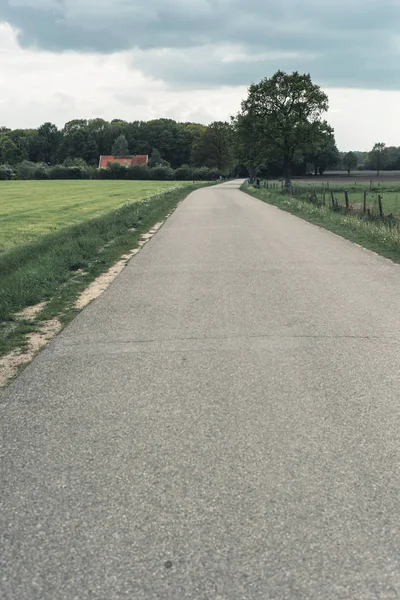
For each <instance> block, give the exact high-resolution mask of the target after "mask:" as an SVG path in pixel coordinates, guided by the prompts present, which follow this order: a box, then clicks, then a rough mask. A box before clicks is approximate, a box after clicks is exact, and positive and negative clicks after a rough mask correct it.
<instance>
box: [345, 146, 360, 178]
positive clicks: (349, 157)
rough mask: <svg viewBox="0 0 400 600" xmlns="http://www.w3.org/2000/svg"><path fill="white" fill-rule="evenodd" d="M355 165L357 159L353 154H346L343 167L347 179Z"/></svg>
mask: <svg viewBox="0 0 400 600" xmlns="http://www.w3.org/2000/svg"><path fill="white" fill-rule="evenodd" d="M357 164H358V158H357V155H356V154H355V153H354V152H347V154H345V155H344V157H343V166H344V168H345V169H346V171H347V173H348V175H349V177H350V173H351V171H352V170H353V169H355V168H356V166H357Z"/></svg>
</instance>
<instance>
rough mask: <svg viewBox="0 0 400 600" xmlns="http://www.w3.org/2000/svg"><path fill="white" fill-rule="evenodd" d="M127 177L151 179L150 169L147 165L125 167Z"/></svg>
mask: <svg viewBox="0 0 400 600" xmlns="http://www.w3.org/2000/svg"><path fill="white" fill-rule="evenodd" d="M126 176H127V179H138V180H143V181H144V180H148V179H151V169H149V167H148V166H147V165H134V166H133V167H128V169H127V174H126Z"/></svg>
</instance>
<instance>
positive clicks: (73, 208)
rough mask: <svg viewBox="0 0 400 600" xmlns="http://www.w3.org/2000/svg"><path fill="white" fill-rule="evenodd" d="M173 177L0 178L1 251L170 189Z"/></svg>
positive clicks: (172, 186)
mask: <svg viewBox="0 0 400 600" xmlns="http://www.w3.org/2000/svg"><path fill="white" fill-rule="evenodd" d="M177 185H186V184H185V182H182V183H180V182H176V181H1V182H0V253H4V252H8V251H9V250H11V249H12V248H14V247H16V246H19V245H21V244H27V243H31V242H33V241H35V240H37V239H38V238H39V237H40V236H42V235H45V234H48V233H53V232H55V231H59V230H60V229H63V228H65V227H70V226H72V225H76V224H79V223H82V222H84V221H87V220H88V219H92V218H94V217H99V216H101V215H104V214H105V213H108V212H110V211H111V210H113V209H115V208H118V207H120V206H122V205H124V204H132V203H133V202H135V201H137V200H141V199H142V198H145V197H147V196H151V195H154V194H156V193H157V192H161V191H166V190H170V189H171V188H174V187H176V186H177Z"/></svg>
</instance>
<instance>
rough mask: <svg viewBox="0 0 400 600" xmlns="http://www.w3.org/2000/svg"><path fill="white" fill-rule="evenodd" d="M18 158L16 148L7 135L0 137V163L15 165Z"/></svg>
mask: <svg viewBox="0 0 400 600" xmlns="http://www.w3.org/2000/svg"><path fill="white" fill-rule="evenodd" d="M18 158H19V149H18V146H17V145H16V144H15V143H14V142H13V141H12V140H11V139H10V138H9V137H8V136H7V135H2V136H0V163H3V164H8V165H15V164H16V163H17V162H18Z"/></svg>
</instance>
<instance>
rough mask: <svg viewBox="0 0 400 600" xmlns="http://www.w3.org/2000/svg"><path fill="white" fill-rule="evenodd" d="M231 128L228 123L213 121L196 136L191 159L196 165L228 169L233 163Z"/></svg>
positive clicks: (222, 169) (221, 169)
mask: <svg viewBox="0 0 400 600" xmlns="http://www.w3.org/2000/svg"><path fill="white" fill-rule="evenodd" d="M233 150H234V148H233V130H232V127H231V125H229V123H225V122H222V121H215V122H214V123H211V125H209V126H208V127H207V128H206V129H205V131H204V132H203V133H202V134H201V136H200V137H198V138H197V140H196V143H195V145H194V147H193V152H192V160H193V162H194V164H195V165H197V166H202V165H204V166H207V167H215V168H216V169H218V170H219V171H229V170H230V169H231V168H232V167H233V164H234V152H233Z"/></svg>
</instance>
